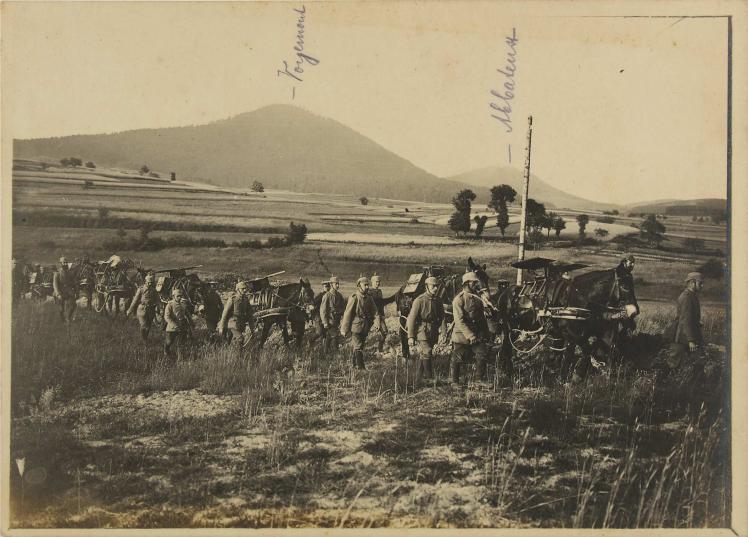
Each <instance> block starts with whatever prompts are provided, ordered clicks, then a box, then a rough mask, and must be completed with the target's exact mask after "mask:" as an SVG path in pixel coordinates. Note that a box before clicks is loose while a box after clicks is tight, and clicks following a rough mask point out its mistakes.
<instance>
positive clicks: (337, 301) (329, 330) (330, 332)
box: [319, 289, 346, 352]
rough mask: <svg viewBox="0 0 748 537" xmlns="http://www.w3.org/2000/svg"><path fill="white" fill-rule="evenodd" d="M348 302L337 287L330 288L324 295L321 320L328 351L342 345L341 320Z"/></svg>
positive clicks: (320, 308) (320, 309)
mask: <svg viewBox="0 0 748 537" xmlns="http://www.w3.org/2000/svg"><path fill="white" fill-rule="evenodd" d="M345 307H346V302H345V298H343V295H341V294H340V292H339V291H337V290H336V289H330V290H329V291H328V292H326V293H325V295H324V296H323V297H322V301H321V302H320V307H319V316H320V322H321V323H322V329H323V330H324V332H325V334H324V337H325V348H326V349H327V351H328V352H329V351H332V350H337V349H338V346H339V345H340V340H339V331H340V321H341V319H342V318H343V313H344V312H345Z"/></svg>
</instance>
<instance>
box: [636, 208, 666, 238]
mask: <svg viewBox="0 0 748 537" xmlns="http://www.w3.org/2000/svg"><path fill="white" fill-rule="evenodd" d="M639 233H640V235H641V237H642V238H643V239H645V240H646V241H647V242H648V243H649V245H650V246H654V245H656V244H660V243H661V242H662V241H663V239H664V238H665V237H663V233H665V225H664V224H663V223H662V222H660V221H659V220H657V217H656V216H655V215H653V214H650V215H649V216H647V218H645V219H644V222H642V223H641V225H640V226H639Z"/></svg>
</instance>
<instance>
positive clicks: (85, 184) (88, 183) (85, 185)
mask: <svg viewBox="0 0 748 537" xmlns="http://www.w3.org/2000/svg"><path fill="white" fill-rule="evenodd" d="M93 187H94V183H93V181H83V190H88V189H89V188H93Z"/></svg>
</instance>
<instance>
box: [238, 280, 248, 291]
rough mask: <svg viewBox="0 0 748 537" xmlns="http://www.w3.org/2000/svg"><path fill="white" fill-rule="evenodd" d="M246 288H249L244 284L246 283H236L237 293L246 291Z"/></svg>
mask: <svg viewBox="0 0 748 537" xmlns="http://www.w3.org/2000/svg"><path fill="white" fill-rule="evenodd" d="M246 288H247V284H246V283H244V282H237V283H236V290H237V291H238V290H239V289H246Z"/></svg>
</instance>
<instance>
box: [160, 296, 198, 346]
mask: <svg viewBox="0 0 748 537" xmlns="http://www.w3.org/2000/svg"><path fill="white" fill-rule="evenodd" d="M171 296H172V299H171V300H170V301H169V302H168V303H167V304H166V307H165V308H164V321H166V339H165V340H164V356H165V357H166V358H170V359H174V358H175V356H174V354H173V353H172V351H171V348H172V346H173V345H174V344H175V343H177V342H178V341H179V340H180V339H184V338H185V337H191V336H192V319H191V318H190V314H189V313H188V311H187V306H186V305H185V304H184V294H183V293H182V290H181V289H172V291H171Z"/></svg>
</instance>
